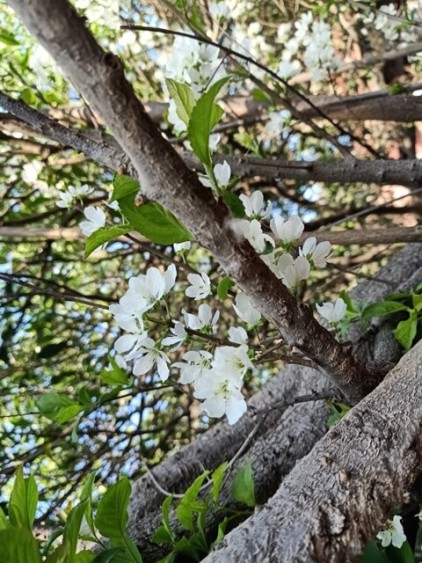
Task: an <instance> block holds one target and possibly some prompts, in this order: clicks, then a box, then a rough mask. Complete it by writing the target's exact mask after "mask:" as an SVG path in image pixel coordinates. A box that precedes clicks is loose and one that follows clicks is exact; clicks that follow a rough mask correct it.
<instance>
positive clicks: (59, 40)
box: [9, 0, 382, 402]
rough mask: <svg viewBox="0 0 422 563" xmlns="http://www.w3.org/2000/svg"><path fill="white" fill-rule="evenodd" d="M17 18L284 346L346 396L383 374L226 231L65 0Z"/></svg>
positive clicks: (36, 6) (15, 4) (146, 185)
mask: <svg viewBox="0 0 422 563" xmlns="http://www.w3.org/2000/svg"><path fill="white" fill-rule="evenodd" d="M9 4H10V5H11V6H12V8H14V9H15V10H16V11H17V13H18V14H19V16H20V17H21V19H22V21H23V23H24V24H25V25H26V26H27V27H28V29H29V31H30V32H31V33H32V34H33V35H34V37H35V38H36V39H37V40H38V41H39V42H40V43H41V44H42V45H43V46H44V47H45V48H46V49H47V50H48V51H49V52H50V54H51V55H52V56H53V57H54V58H55V59H56V61H57V63H58V64H59V65H60V66H61V67H62V69H63V71H64V73H65V74H66V75H67V76H68V78H69V79H70V80H72V83H73V84H74V86H75V87H76V88H78V89H79V91H80V92H81V93H82V94H83V95H84V97H85V98H86V99H87V100H88V102H89V103H90V104H91V105H92V107H93V108H94V110H95V111H97V113H98V114H99V115H100V116H102V118H103V119H104V122H105V123H106V124H107V125H108V126H109V127H110V129H111V131H112V133H113V134H114V136H115V138H116V140H117V142H118V143H119V145H120V146H121V147H122V149H123V150H124V151H125V152H126V154H127V155H128V157H129V158H130V160H131V161H132V163H133V165H134V167H135V169H136V172H137V175H138V177H139V180H140V183H141V186H142V190H143V192H144V193H145V195H146V196H147V197H149V198H151V199H154V200H156V201H158V202H160V203H161V204H162V205H163V206H164V207H165V208H167V209H168V210H170V211H172V212H173V213H174V214H175V215H176V217H177V218H178V219H179V220H180V221H182V222H183V223H184V224H185V225H186V227H187V228H188V229H189V231H190V232H191V233H192V235H193V236H194V237H195V238H196V239H197V240H198V242H199V243H200V244H201V245H203V246H204V247H205V248H207V249H208V250H209V251H210V252H211V253H212V254H213V256H214V257H215V259H216V260H217V261H218V262H219V263H220V265H221V266H222V268H223V270H224V271H225V272H226V273H227V274H228V275H229V276H230V277H231V278H232V279H233V280H234V281H235V282H236V283H237V285H238V287H239V288H240V289H241V290H242V291H244V292H245V293H246V294H247V295H248V296H249V298H250V299H251V301H252V303H253V305H254V306H255V307H256V308H257V309H259V310H260V312H261V313H262V314H263V315H264V316H265V317H266V318H267V319H268V320H269V321H271V322H272V323H273V324H274V325H275V326H276V327H277V329H278V331H279V332H280V334H281V336H282V337H283V339H284V340H285V342H286V344H288V345H289V346H292V347H293V346H295V347H296V348H297V349H298V350H300V351H301V352H302V353H303V354H304V355H305V356H308V357H309V358H310V359H312V360H313V361H314V362H315V363H316V364H317V365H318V366H319V367H321V368H322V369H323V370H324V372H325V373H326V375H327V376H328V377H329V378H330V379H331V381H332V382H333V383H334V384H335V385H337V386H338V387H339V388H340V389H341V390H342V392H343V393H344V394H345V395H346V396H347V397H348V398H349V399H350V400H351V401H352V402H356V401H358V400H359V399H360V398H361V397H363V396H365V395H366V394H367V393H368V392H369V391H370V390H371V389H373V388H374V387H375V386H376V385H377V383H378V382H379V381H380V380H381V378H382V374H381V373H379V372H378V371H377V370H375V369H373V370H372V369H368V367H367V366H365V365H363V364H362V363H361V362H360V361H359V360H357V358H355V357H354V356H353V355H352V354H351V353H350V352H348V351H347V350H346V349H345V348H344V346H342V345H341V344H339V343H338V342H337V341H336V340H335V338H333V336H332V335H331V334H330V333H329V332H328V331H326V330H325V329H323V328H322V327H321V325H319V323H318V322H317V321H316V320H315V319H314V317H313V315H312V311H311V309H310V308H309V307H307V306H303V305H300V304H298V303H297V301H296V300H295V298H294V297H293V296H292V294H291V293H290V292H289V291H288V290H287V288H286V287H285V286H284V285H283V284H282V283H281V282H280V281H279V280H278V279H277V278H276V276H275V275H274V274H273V273H272V272H271V270H270V269H269V268H268V267H267V266H266V265H265V264H264V262H262V260H261V259H260V258H259V257H258V256H257V254H256V253H255V251H254V250H253V248H252V247H251V245H250V244H249V243H248V242H247V241H246V240H241V241H239V240H238V239H237V237H236V235H235V234H234V232H233V230H232V217H231V215H230V213H229V211H228V209H227V208H226V206H225V205H224V204H223V203H222V202H221V201H217V200H216V199H215V198H214V196H213V194H212V192H211V190H206V189H204V187H203V186H202V184H201V183H200V182H199V180H198V178H197V176H196V174H195V173H194V172H193V171H192V170H190V169H189V168H188V167H187V166H186V165H185V163H184V162H183V160H182V159H181V158H180V156H179V155H178V154H177V152H176V151H175V150H174V149H173V147H172V146H171V145H170V144H169V143H168V142H167V141H166V140H165V139H164V138H163V137H162V136H161V134H160V133H159V131H158V130H157V129H156V127H155V125H154V123H153V122H152V121H151V119H150V118H149V117H148V115H147V114H146V112H145V110H144V107H143V106H142V104H141V103H140V101H139V100H138V99H137V97H136V96H135V94H134V92H133V89H132V87H131V86H130V84H129V83H128V82H127V81H126V79H125V77H124V72H123V65H122V63H121V61H120V59H119V58H118V57H116V56H115V55H113V54H111V53H106V52H105V51H103V49H102V48H101V47H100V46H99V45H98V43H97V42H96V41H95V39H94V37H93V36H92V35H91V33H90V32H89V31H88V30H87V29H86V27H85V25H84V21H83V19H82V18H81V17H80V16H78V14H77V13H76V12H75V10H74V9H73V8H72V7H71V6H70V5H69V4H68V3H67V2H66V0H43V1H41V0H33V1H31V2H29V1H28V0H10V1H9Z"/></svg>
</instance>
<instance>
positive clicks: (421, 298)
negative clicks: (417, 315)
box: [412, 293, 422, 312]
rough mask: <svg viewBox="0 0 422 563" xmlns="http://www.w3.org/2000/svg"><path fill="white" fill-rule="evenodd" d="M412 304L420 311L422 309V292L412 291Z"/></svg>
mask: <svg viewBox="0 0 422 563" xmlns="http://www.w3.org/2000/svg"><path fill="white" fill-rule="evenodd" d="M412 305H413V308H414V309H415V310H416V311H418V312H419V311H420V310H421V309H422V293H412Z"/></svg>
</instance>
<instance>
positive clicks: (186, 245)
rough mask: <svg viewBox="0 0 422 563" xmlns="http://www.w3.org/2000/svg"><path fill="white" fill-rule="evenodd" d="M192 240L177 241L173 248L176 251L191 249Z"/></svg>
mask: <svg viewBox="0 0 422 563" xmlns="http://www.w3.org/2000/svg"><path fill="white" fill-rule="evenodd" d="M190 247H191V242H190V240H187V241H186V242H175V243H174V244H173V248H174V251H175V252H183V251H184V250H190Z"/></svg>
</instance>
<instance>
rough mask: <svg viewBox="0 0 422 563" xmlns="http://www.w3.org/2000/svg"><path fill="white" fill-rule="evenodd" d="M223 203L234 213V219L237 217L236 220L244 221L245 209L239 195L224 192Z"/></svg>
mask: <svg viewBox="0 0 422 563" xmlns="http://www.w3.org/2000/svg"><path fill="white" fill-rule="evenodd" d="M223 201H224V203H225V204H226V205H227V207H228V208H229V209H230V211H231V212H232V213H233V217H236V219H243V217H245V208H244V206H243V203H242V200H241V199H240V197H239V196H238V195H237V194H235V193H234V192H230V191H225V192H223Z"/></svg>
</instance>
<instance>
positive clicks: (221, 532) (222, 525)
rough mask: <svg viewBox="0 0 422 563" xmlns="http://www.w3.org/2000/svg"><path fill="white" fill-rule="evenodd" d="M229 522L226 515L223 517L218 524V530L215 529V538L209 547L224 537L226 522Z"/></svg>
mask: <svg viewBox="0 0 422 563" xmlns="http://www.w3.org/2000/svg"><path fill="white" fill-rule="evenodd" d="M228 523H229V518H228V516H226V517H225V518H224V520H222V521H221V522H220V523H219V524H218V531H217V537H216V538H215V540H214V541H213V542H212V544H211V547H215V546H216V545H217V544H218V543H220V542H221V540H222V539H223V538H224V536H225V535H226V528H227V524H228Z"/></svg>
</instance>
